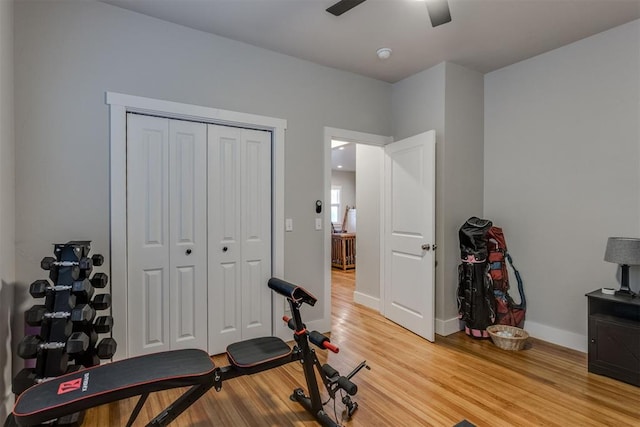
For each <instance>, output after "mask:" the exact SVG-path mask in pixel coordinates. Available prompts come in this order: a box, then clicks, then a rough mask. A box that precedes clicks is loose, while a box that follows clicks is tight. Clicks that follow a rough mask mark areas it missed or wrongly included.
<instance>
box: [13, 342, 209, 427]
mask: <svg viewBox="0 0 640 427" xmlns="http://www.w3.org/2000/svg"><path fill="white" fill-rule="evenodd" d="M214 369H215V365H214V363H213V361H212V360H211V358H210V357H209V355H208V354H207V353H206V352H205V351H202V350H195V349H189V350H175V351H167V352H162V353H155V354H150V355H146V356H139V357H133V358H130V359H125V360H121V361H118V362H113V363H109V364H106V365H101V366H96V367H93V368H88V369H84V370H80V371H78V372H74V373H72V374H67V375H63V376H61V377H56V378H54V379H51V380H49V381H46V382H43V383H41V384H37V385H35V386H33V387H31V388H29V389H27V390H26V391H25V392H24V393H22V394H21V395H20V396H19V397H18V400H17V401H16V404H15V407H14V409H13V415H14V417H15V420H16V422H17V423H18V424H19V425H34V424H41V423H43V422H45V421H48V420H51V419H55V418H59V417H61V416H64V415H67V414H73V413H75V412H79V411H82V410H85V409H88V408H91V407H94V406H98V405H102V404H105V403H109V402H113V401H116V400H120V399H126V398H129V397H131V396H137V395H141V394H145V393H152V392H155V391H160V390H166V389H170V388H175V387H185V386H192V385H197V384H205V383H208V382H211V383H212V382H213V371H214Z"/></svg>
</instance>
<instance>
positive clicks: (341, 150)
mask: <svg viewBox="0 0 640 427" xmlns="http://www.w3.org/2000/svg"><path fill="white" fill-rule="evenodd" d="M331 169H332V170H337V171H343V172H355V171H356V144H355V143H354V142H350V143H348V144H346V145H342V146H340V147H338V148H332V149H331Z"/></svg>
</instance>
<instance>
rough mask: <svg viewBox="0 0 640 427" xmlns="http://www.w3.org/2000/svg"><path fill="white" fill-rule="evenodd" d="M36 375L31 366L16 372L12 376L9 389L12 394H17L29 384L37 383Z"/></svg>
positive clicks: (29, 385)
mask: <svg viewBox="0 0 640 427" xmlns="http://www.w3.org/2000/svg"><path fill="white" fill-rule="evenodd" d="M38 382H39V381H38V376H37V375H36V373H35V371H34V370H33V368H24V369H22V370H21V371H20V372H18V374H17V375H16V376H15V377H13V381H12V382H11V391H12V392H13V394H15V395H17V396H19V395H21V394H22V392H24V391H25V390H26V389H28V388H29V387H31V386H34V385H36V384H38Z"/></svg>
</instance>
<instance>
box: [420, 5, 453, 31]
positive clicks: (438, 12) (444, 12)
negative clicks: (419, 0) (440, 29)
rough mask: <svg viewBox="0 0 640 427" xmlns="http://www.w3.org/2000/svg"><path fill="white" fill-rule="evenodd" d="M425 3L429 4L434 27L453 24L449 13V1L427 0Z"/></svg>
mask: <svg viewBox="0 0 640 427" xmlns="http://www.w3.org/2000/svg"><path fill="white" fill-rule="evenodd" d="M425 3H427V10H428V11H429V18H431V25H432V26H433V27H437V26H438V25H442V24H446V23H447V22H451V13H450V12H449V2H448V1H447V0H427V1H426V2H425Z"/></svg>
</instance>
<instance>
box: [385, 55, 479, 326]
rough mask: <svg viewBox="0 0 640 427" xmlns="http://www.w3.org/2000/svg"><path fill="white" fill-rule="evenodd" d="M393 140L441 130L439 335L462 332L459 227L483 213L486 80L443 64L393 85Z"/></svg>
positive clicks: (438, 156) (438, 155)
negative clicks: (459, 312) (484, 91)
mask: <svg viewBox="0 0 640 427" xmlns="http://www.w3.org/2000/svg"><path fill="white" fill-rule="evenodd" d="M391 98H392V105H393V107H392V111H393V132H394V133H393V136H394V139H395V140H399V139H402V138H406V137H409V136H412V135H415V134H417V133H420V132H424V131H427V130H430V129H435V131H436V243H437V244H438V249H437V251H436V261H437V267H436V332H437V333H440V334H448V333H451V332H454V331H456V330H458V328H459V324H458V321H457V305H456V299H455V295H456V289H457V286H458V274H457V265H458V264H459V260H460V252H459V245H458V233H457V231H458V229H459V228H460V225H462V223H463V222H464V221H465V220H466V219H467V218H468V217H469V216H472V215H481V214H482V192H483V185H482V182H483V181H482V180H483V154H482V152H483V113H482V108H483V77H482V74H480V73H477V72H475V71H472V70H468V69H466V68H464V67H461V66H459V65H456V64H452V63H442V64H439V65H437V66H435V67H433V68H430V69H428V70H426V71H423V72H421V73H418V74H415V75H413V76H411V77H408V78H407V79H404V80H402V81H400V82H398V83H395V84H394V85H393V91H392V95H391Z"/></svg>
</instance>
